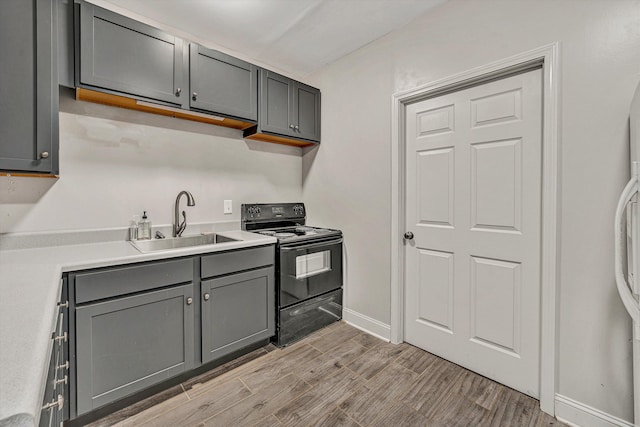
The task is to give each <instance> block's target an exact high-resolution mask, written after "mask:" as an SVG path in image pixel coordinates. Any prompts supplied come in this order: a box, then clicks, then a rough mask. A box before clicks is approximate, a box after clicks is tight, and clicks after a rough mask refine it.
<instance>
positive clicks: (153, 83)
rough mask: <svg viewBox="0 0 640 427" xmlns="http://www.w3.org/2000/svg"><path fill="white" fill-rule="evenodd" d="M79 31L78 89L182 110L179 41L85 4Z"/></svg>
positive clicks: (184, 61) (183, 56)
mask: <svg viewBox="0 0 640 427" xmlns="http://www.w3.org/2000/svg"><path fill="white" fill-rule="evenodd" d="M79 33H80V52H79V54H80V82H79V83H80V85H81V86H86V85H88V86H93V87H96V88H102V89H107V90H110V91H115V92H118V93H121V94H125V95H126V94H128V95H131V96H134V97H142V98H147V99H151V100H157V101H163V102H166V103H171V104H177V105H180V106H185V107H186V106H187V104H188V102H187V87H186V85H185V82H186V81H187V80H186V79H187V73H186V69H187V66H188V51H187V50H186V48H185V46H184V45H185V43H184V42H183V40H182V39H179V38H177V37H175V36H172V35H171V34H168V33H165V32H163V31H160V30H158V29H156V28H153V27H151V26H149V25H145V24H142V23H140V22H136V21H134V20H132V19H129V18H126V17H124V16H121V15H118V14H116V13H113V12H111V11H108V10H105V9H102V8H99V7H96V6H93V5H91V4H88V3H84V2H82V3H80V31H79Z"/></svg>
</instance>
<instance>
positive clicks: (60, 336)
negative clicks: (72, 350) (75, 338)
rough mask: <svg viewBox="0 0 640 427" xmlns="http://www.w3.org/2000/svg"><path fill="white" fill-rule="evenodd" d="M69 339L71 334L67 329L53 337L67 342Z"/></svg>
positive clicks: (55, 339) (58, 340)
mask: <svg viewBox="0 0 640 427" xmlns="http://www.w3.org/2000/svg"><path fill="white" fill-rule="evenodd" d="M68 339H69V334H67V332H66V331H65V333H64V334H62V335H58V336H57V337H55V336H54V337H53V340H54V341H57V342H60V341H64V342H67V340H68Z"/></svg>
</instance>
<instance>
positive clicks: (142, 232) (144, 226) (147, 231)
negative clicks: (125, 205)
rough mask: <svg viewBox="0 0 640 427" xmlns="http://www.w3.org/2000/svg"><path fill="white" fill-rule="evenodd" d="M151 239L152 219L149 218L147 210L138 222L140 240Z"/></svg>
mask: <svg viewBox="0 0 640 427" xmlns="http://www.w3.org/2000/svg"><path fill="white" fill-rule="evenodd" d="M149 239H151V221H149V219H148V218H147V211H144V213H143V214H142V220H140V222H139V223H138V240H149Z"/></svg>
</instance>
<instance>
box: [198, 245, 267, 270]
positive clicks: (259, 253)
mask: <svg viewBox="0 0 640 427" xmlns="http://www.w3.org/2000/svg"><path fill="white" fill-rule="evenodd" d="M274 260H275V249H274V246H266V247H260V248H252V249H243V250H240V251H233V252H223V253H219V254H213V255H207V256H203V257H202V264H201V267H200V276H201V277H203V278H205V277H213V276H221V275H223V274H229V273H235V272H238V271H242V270H249V269H251V268H257V267H264V266H267V265H273V263H274Z"/></svg>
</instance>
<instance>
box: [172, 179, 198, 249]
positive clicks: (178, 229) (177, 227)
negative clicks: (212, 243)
mask: <svg viewBox="0 0 640 427" xmlns="http://www.w3.org/2000/svg"><path fill="white" fill-rule="evenodd" d="M183 195H185V196H187V206H195V205H196V201H195V200H194V199H193V196H192V195H191V193H189V192H188V191H185V190H183V191H181V192H179V193H178V197H176V205H175V208H174V209H175V210H174V213H173V237H180V236H182V232H183V231H184V229H185V228H187V214H186V213H185V211H182V222H180V197H182V196H183Z"/></svg>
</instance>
